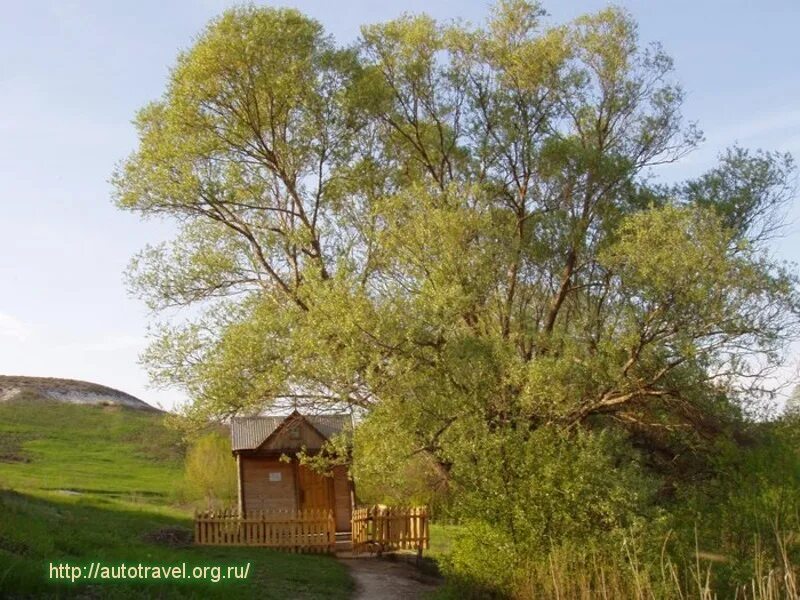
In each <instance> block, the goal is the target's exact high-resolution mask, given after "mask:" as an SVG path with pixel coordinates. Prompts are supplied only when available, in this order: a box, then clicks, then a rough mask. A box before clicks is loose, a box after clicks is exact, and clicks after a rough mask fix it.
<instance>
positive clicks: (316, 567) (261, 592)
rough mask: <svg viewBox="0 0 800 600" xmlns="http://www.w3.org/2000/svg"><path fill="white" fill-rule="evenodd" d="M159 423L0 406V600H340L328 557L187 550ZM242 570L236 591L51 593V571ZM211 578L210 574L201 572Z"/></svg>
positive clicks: (176, 460)
mask: <svg viewBox="0 0 800 600" xmlns="http://www.w3.org/2000/svg"><path fill="white" fill-rule="evenodd" d="M162 419H163V417H162V416H160V415H158V414H149V413H143V412H138V411H131V410H127V409H121V408H108V407H105V408H100V407H89V406H74V405H67V404H58V403H53V402H46V401H41V400H38V399H36V398H30V397H29V398H20V399H19V400H17V401H14V402H13V403H7V404H0V597H4V598H27V597H36V598H40V597H65V596H67V597H70V596H71V597H84V598H87V597H88V598H95V597H104V598H105V597H111V598H115V597H116V598H128V597H131V596H135V597H143V596H144V597H158V598H194V597H197V598H206V597H229V596H232V595H236V596H237V597H240V598H249V597H253V598H254V597H259V598H346V597H348V596H349V595H350V593H351V590H352V583H351V580H350V578H349V576H348V574H347V572H346V570H345V568H344V567H343V566H342V565H341V564H339V563H338V562H336V561H335V560H333V559H332V558H330V557H325V556H306V555H296V554H287V553H281V552H274V551H270V550H265V549H250V548H222V549H221V548H208V547H205V548H199V547H192V546H190V545H186V542H187V541H188V540H189V539H190V538H189V537H188V532H189V528H190V527H191V519H190V514H189V513H188V511H187V510H185V509H181V508H179V507H177V506H175V490H176V488H177V486H178V484H179V482H180V478H181V476H182V466H181V461H182V454H183V448H182V446H181V443H180V440H179V438H178V436H177V435H176V434H175V433H174V432H172V431H171V430H169V429H167V428H166V427H164V425H163V422H162ZM90 561H102V562H103V563H104V564H107V565H108V566H111V565H117V564H119V563H122V562H125V563H127V564H128V565H130V564H131V563H136V564H138V563H142V564H146V565H154V566H173V565H178V566H180V565H182V564H183V563H186V565H187V566H188V568H189V570H191V568H192V567H194V566H203V565H206V566H213V565H219V566H223V567H227V566H229V565H230V566H238V567H244V566H245V565H246V564H247V563H250V568H249V572H248V575H249V576H248V578H247V579H246V580H244V581H232V580H223V581H220V582H218V583H211V582H206V581H201V582H197V581H194V582H180V583H177V582H159V583H138V582H131V581H127V582H113V583H107V582H90V583H80V582H76V583H64V582H60V583H56V582H53V581H50V580H49V579H48V570H49V564H50V563H51V562H53V563H58V562H68V563H70V564H72V565H87V564H88V563H89V562H90ZM209 574H211V572H210V571H209Z"/></svg>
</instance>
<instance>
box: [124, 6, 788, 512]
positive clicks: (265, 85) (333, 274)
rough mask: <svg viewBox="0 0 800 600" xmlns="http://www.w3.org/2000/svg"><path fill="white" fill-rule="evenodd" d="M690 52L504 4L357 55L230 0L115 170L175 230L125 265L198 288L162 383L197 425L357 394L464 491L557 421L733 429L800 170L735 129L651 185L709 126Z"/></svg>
mask: <svg viewBox="0 0 800 600" xmlns="http://www.w3.org/2000/svg"><path fill="white" fill-rule="evenodd" d="M672 69H673V65H672V61H671V60H670V58H669V57H668V56H667V55H666V54H665V53H664V51H663V50H662V49H661V48H660V47H659V46H658V45H657V44H652V45H644V44H642V43H641V41H640V40H639V36H638V33H637V29H636V25H635V23H634V22H633V21H632V19H631V18H630V16H629V15H627V14H626V13H625V12H623V11H621V10H619V9H615V8H608V9H604V10H602V11H600V12H597V13H595V14H591V15H587V16H583V17H580V18H578V19H576V20H574V21H571V22H568V23H565V24H561V25H551V24H549V22H548V20H547V19H546V15H545V13H544V11H543V10H542V8H541V7H540V6H539V5H537V4H532V3H529V2H526V1H524V0H507V1H502V2H500V3H499V4H497V5H496V6H495V7H494V9H493V12H492V16H491V18H490V20H489V21H488V23H487V24H486V25H485V26H482V27H472V26H467V25H464V24H462V23H458V22H455V23H439V22H436V21H434V20H433V19H431V18H429V17H427V16H424V15H422V16H403V17H401V18H399V19H396V20H394V21H390V22H388V23H383V24H378V25H371V26H366V27H364V28H363V29H362V35H361V37H360V39H359V40H358V43H357V44H355V45H353V46H350V47H342V46H340V45H337V44H336V43H335V42H334V40H333V39H331V37H330V36H328V35H327V34H326V33H325V32H324V30H323V27H322V26H321V25H320V24H319V23H318V22H316V21H314V20H312V19H310V18H308V17H305V16H303V15H302V14H301V13H299V12H297V11H294V10H278V9H272V8H262V7H258V8H256V7H244V8H235V9H231V10H228V11H226V12H225V13H224V14H223V15H222V16H220V17H219V18H217V19H215V20H214V21H212V22H211V23H210V24H209V25H208V27H207V28H206V29H205V31H204V32H203V33H202V34H201V35H200V36H199V37H198V39H197V40H196V42H195V43H194V45H193V46H192V47H191V48H189V49H188V50H186V51H185V52H183V53H182V54H181V55H180V56H179V58H178V61H177V64H176V65H175V67H174V69H173V71H172V74H171V77H170V80H169V84H168V86H167V89H166V91H165V92H164V95H163V96H162V97H161V98H160V99H158V100H156V101H154V102H152V103H151V104H149V105H148V106H146V107H145V108H143V109H142V110H141V111H140V112H139V114H138V116H137V118H136V127H137V129H138V132H139V143H138V147H137V149H136V151H135V152H134V153H133V154H132V155H131V156H130V157H129V158H128V159H127V160H125V161H124V162H122V163H121V164H120V166H119V168H118V170H117V172H116V173H115V176H114V185H115V189H116V202H117V203H118V205H119V206H120V207H121V208H123V209H125V210H129V211H133V212H136V213H139V214H141V215H143V216H164V217H167V218H170V219H173V220H174V221H175V222H176V223H177V224H178V226H179V228H180V233H179V235H178V236H177V237H176V238H175V239H174V240H172V241H171V242H169V243H166V244H162V245H158V246H154V247H149V248H146V249H145V250H144V251H143V252H142V253H141V254H140V255H139V256H138V257H137V258H136V259H135V260H134V261H133V264H132V268H131V273H130V278H131V282H132V285H133V287H134V289H135V290H136V291H137V292H139V293H140V294H141V295H142V296H143V297H144V298H145V299H146V301H147V302H148V304H149V306H150V307H151V308H153V309H155V310H162V309H167V308H171V307H194V308H192V310H190V311H188V313H187V314H189V315H191V317H190V318H188V317H187V319H186V321H185V322H181V323H177V324H175V323H173V324H171V325H169V324H168V325H163V326H162V327H161V329H160V333H159V335H158V336H157V337H156V339H154V341H153V343H152V345H151V347H150V349H149V350H148V352H147V353H146V356H145V362H146V364H147V365H148V366H149V368H150V370H151V373H152V375H153V377H154V379H155V380H157V381H159V382H162V383H166V384H173V385H179V386H182V387H184V388H185V389H186V390H187V391H188V392H189V394H190V396H191V398H192V400H193V404H192V405H191V407H189V409H188V412H189V414H190V415H191V416H193V417H195V418H198V419H201V420H204V419H208V418H209V417H213V418H223V417H226V416H229V415H232V414H236V413H241V412H248V411H252V410H257V409H262V408H264V407H269V406H270V405H272V404H274V403H276V402H282V401H287V400H288V401H292V402H297V403H299V404H300V405H301V406H302V405H306V406H314V407H329V408H330V407H355V408H356V409H357V410H359V411H360V412H361V414H363V415H364V416H365V420H364V428H363V432H362V434H361V435H363V436H371V437H369V439H366V437H365V440H364V444H365V446H370V445H371V447H373V448H379V447H380V448H382V452H381V453H377V452H376V453H375V455H378V454H380V455H381V457H382V460H389V459H390V458H391V457H392V456H393V457H395V458H396V460H398V461H402V460H407V459H408V458H409V457H414V456H424V457H425V460H426V461H430V463H431V464H433V465H435V468H436V469H437V470H438V472H439V473H440V475H441V477H442V478H443V479H444V480H446V481H447V482H448V484H449V485H453V486H459V485H461V486H467V487H469V486H475V485H494V484H493V483H491V484H490V483H486V481H488V479H487V480H485V481H484V484H481V483H480V482H479V481H475V480H474V477H475V473H484V471H483V470H482V469H481V468H480V467H476V468H477V470H473V467H475V465H479V464H480V462H481V460H483V459H482V458H481V457H483V456H487V455H488V456H493V457H495V458H496V460H501V458H498V457H503V456H504V453H505V452H508V451H509V448H514V449H517V448H520V447H524V446H525V444H526V443H527V442H528V441H530V440H536V439H540V438H541V436H544V437H547V436H550V435H552V434H551V433H546V432H548V431H558V432H567V434H569V432H573V433H574V434H575V435H577V436H579V437H580V436H582V435H584V434H583V433H580V432H584V431H589V430H597V428H598V427H599V428H600V429H602V428H604V427H608V428H611V429H612V430H613V431H615V432H618V433H614V434H613V435H623V436H627V437H628V438H629V439H631V440H633V441H634V443H635V444H637V445H644V446H646V447H647V448H649V449H651V450H652V449H657V450H658V452H660V453H666V454H667V456H668V457H669V458H671V457H674V456H675V455H677V452H676V451H675V450H674V444H676V443H678V442H676V439H677V438H680V440H681V441H680V443H681V444H689V445H690V446H691V445H692V444H694V443H696V442H697V440H703V439H707V438H710V437H713V436H715V435H717V434H719V433H720V432H722V431H724V430H725V429H726V428H727V427H728V424H729V423H730V422H731V421H732V420H735V419H736V418H737V415H739V414H741V413H742V411H743V410H744V409H748V410H749V409H750V408H752V406H751V405H750V403H751V402H752V401H753V399H756V398H759V397H761V396H760V395H759V392H763V391H765V390H766V388H765V387H764V385H763V384H764V381H765V379H764V375H765V374H767V373H768V371H769V369H770V368H771V367H774V366H775V365H777V364H778V363H779V362H780V358H781V352H782V350H783V349H784V348H785V343H786V342H787V340H790V339H793V337H794V336H795V335H796V332H797V329H796V328H797V316H798V308H800V304H798V286H797V278H796V274H795V273H794V272H793V271H792V270H791V269H790V268H789V267H788V266H786V265H783V264H781V263H780V262H779V261H777V260H775V259H774V257H772V256H771V255H770V253H769V246H768V241H769V239H770V237H771V236H772V235H773V234H774V233H775V231H776V227H777V226H778V225H779V224H780V217H781V211H782V209H783V207H784V205H785V203H786V202H787V201H788V200H789V199H790V198H791V194H792V187H791V178H792V174H793V169H794V167H793V163H792V159H791V157H790V156H788V155H782V154H777V153H770V152H751V151H747V150H744V149H741V148H734V149H731V150H729V151H728V152H726V153H724V154H722V155H721V156H720V159H719V163H718V165H717V166H715V167H714V168H712V169H711V170H710V171H709V172H708V173H706V174H704V175H702V176H700V177H698V178H696V179H693V180H690V181H686V182H683V183H680V184H671V185H665V184H661V183H659V182H658V180H657V179H656V178H655V175H656V174H657V167H658V166H660V165H662V164H665V163H669V162H674V161H677V160H680V159H681V158H682V157H684V156H685V155H686V154H687V153H688V152H690V151H691V150H692V149H693V148H694V147H695V146H696V145H697V144H698V142H699V141H700V140H701V134H700V133H699V132H698V130H697V129H696V127H695V126H694V125H693V124H692V123H686V122H685V121H684V120H683V118H682V115H681V105H682V102H683V97H684V94H683V92H682V90H681V88H680V86H679V85H678V84H677V83H676V81H675V80H674V77H673V72H672ZM604 443H605V442H602V441H600V442H586V444H587V447H590V446H591V447H594V446H593V444H600V445H601V446H602V444H604ZM515 451H516V450H515ZM526 452H527V451H526ZM670 453H671V454H670ZM519 460H520V461H521V462H518V463H513V461H512V463H513V464H514V465H527V464H529V461H530V460H532V458H531V455H530V454H525V455H524V456H520V457H519ZM512 463H509V464H510V465H511V464H512ZM495 464H496V463H495ZM512 466H513V465H512ZM364 468H365V469H367V470H368V468H369V467H368V465H366V464H365V467H364ZM510 468H511V467H510ZM520 468H522V467H520ZM598 468H600V467H598ZM488 472H489V471H486V473H488ZM487 477H488V475H487ZM509 477H512V475H509ZM501 484H502V482H499V483H497V485H498V486H501ZM501 487H502V486H501ZM498 489H499V488H498ZM620 501H621V502H626V501H627V500H625V499H624V498H623V499H621V500H620ZM510 518H511V517H510ZM592 518H594V517H592Z"/></svg>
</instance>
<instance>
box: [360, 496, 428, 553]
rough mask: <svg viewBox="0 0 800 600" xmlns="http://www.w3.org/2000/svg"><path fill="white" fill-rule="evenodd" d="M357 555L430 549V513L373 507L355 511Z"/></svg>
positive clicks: (401, 508) (411, 508)
mask: <svg viewBox="0 0 800 600" xmlns="http://www.w3.org/2000/svg"><path fill="white" fill-rule="evenodd" d="M352 526H353V529H352V532H351V536H352V538H351V539H352V542H353V554H359V553H361V552H377V553H378V554H380V553H382V552H385V551H387V550H416V551H417V552H418V553H420V554H421V553H422V550H423V549H426V548H428V547H429V543H430V532H429V529H428V509H427V508H426V507H424V506H412V507H402V506H369V507H362V508H356V509H354V510H353V524H352Z"/></svg>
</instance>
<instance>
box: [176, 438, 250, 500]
mask: <svg viewBox="0 0 800 600" xmlns="http://www.w3.org/2000/svg"><path fill="white" fill-rule="evenodd" d="M183 476H184V490H183V491H184V494H185V499H186V500H189V501H198V500H201V501H204V502H205V503H206V505H209V506H215V505H222V506H225V507H226V508H229V507H230V506H232V505H233V504H234V503H235V501H236V498H237V488H236V485H237V483H236V482H237V478H236V462H235V461H234V459H233V457H232V455H231V443H230V437H229V436H228V435H224V434H220V433H215V432H211V433H206V434H205V435H203V436H201V437H199V438H197V439H196V440H195V441H194V442H193V443H192V444H191V445H190V446H189V449H188V451H187V452H186V464H185V467H184V475H183Z"/></svg>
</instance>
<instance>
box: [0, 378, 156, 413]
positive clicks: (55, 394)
mask: <svg viewBox="0 0 800 600" xmlns="http://www.w3.org/2000/svg"><path fill="white" fill-rule="evenodd" d="M34 397H39V398H44V399H47V400H55V401H57V402H67V403H70V404H89V405H95V406H124V407H127V408H132V409H135V410H146V411H153V412H161V411H160V410H159V409H157V408H155V407H154V406H150V405H149V404H147V403H146V402H144V401H143V400H139V399H138V398H136V397H135V396H131V395H130V394H126V393H125V392H121V391H119V390H115V389H113V388H110V387H106V386H104V385H99V384H97V383H89V382H88V381H78V380H75V379H57V378H54V377H22V376H17V375H0V402H9V401H11V400H15V399H19V400H22V399H23V398H34Z"/></svg>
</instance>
